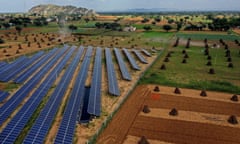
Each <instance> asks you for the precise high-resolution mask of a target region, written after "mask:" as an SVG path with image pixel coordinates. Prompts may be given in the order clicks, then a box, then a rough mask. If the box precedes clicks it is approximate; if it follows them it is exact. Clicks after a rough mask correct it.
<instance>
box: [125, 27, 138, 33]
mask: <svg viewBox="0 0 240 144" xmlns="http://www.w3.org/2000/svg"><path fill="white" fill-rule="evenodd" d="M136 29H137V28H136V27H133V26H128V27H125V28H123V31H125V32H134V31H136Z"/></svg>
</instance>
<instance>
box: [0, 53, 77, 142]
mask: <svg viewBox="0 0 240 144" xmlns="http://www.w3.org/2000/svg"><path fill="white" fill-rule="evenodd" d="M73 51H74V49H70V51H69V52H68V53H67V54H66V55H65V56H64V57H63V58H62V60H61V61H60V62H59V63H57V64H56V63H55V64H56V67H54V69H53V70H52V71H51V72H50V74H49V75H48V76H47V78H46V79H45V80H44V81H43V82H42V83H41V85H40V86H39V87H38V89H37V90H36V91H35V92H34V93H33V94H32V95H31V97H30V98H29V99H28V101H27V102H26V103H25V104H24V105H23V107H22V108H21V109H20V110H19V112H18V113H17V114H16V115H15V116H14V117H13V118H12V120H11V121H10V122H9V123H8V124H7V126H6V127H5V128H4V129H3V131H2V132H1V133H0V142H2V143H8V142H9V143H13V142H14V141H15V140H16V139H17V137H18V135H19V134H20V132H21V131H22V129H23V128H24V126H25V125H26V124H27V122H28V120H29V119H30V118H31V116H32V114H33V113H34V111H35V110H36V109H37V107H38V105H39V104H40V103H41V101H42V99H43V97H44V96H45V95H46V94H47V92H48V90H49V89H50V88H51V86H52V84H53V83H54V81H55V80H56V78H57V77H56V75H58V74H59V73H60V71H61V70H62V69H63V67H64V66H65V64H66V63H67V61H68V60H69V59H70V57H71V55H72V54H73ZM60 56H61V55H60ZM58 59H60V57H58Z"/></svg>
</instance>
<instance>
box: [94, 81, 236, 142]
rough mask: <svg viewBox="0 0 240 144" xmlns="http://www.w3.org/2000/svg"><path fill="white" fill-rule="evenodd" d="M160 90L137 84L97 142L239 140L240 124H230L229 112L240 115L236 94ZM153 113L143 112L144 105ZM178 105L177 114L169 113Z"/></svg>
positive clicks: (162, 88) (164, 88)
mask: <svg viewBox="0 0 240 144" xmlns="http://www.w3.org/2000/svg"><path fill="white" fill-rule="evenodd" d="M159 87H160V92H153V89H154V86H152V85H147V86H146V85H145V86H143V85H142V86H138V87H137V88H136V89H135V90H134V91H133V93H132V94H131V95H130V96H129V98H128V100H127V101H126V102H125V103H124V104H123V106H122V107H121V108H120V110H119V112H118V113H117V114H116V115H115V116H114V117H113V119H112V121H111V122H110V123H109V125H108V126H107V128H106V129H105V130H104V131H103V132H102V133H101V134H100V136H99V137H98V139H97V143H100V144H102V143H104V144H112V143H114V144H115V143H116V144H122V143H126V144H128V143H137V142H138V141H139V140H140V139H141V137H142V136H145V137H146V138H147V140H148V141H151V142H154V143H165V142H166V143H180V144H183V143H185V144H186V143H187V144H188V143H189V144H192V143H194V144H202V143H218V144H234V143H236V144H237V143H240V126H239V124H235V125H233V124H230V123H228V121H227V120H228V117H229V116H230V115H235V116H237V117H239V116H240V112H239V109H240V105H239V102H232V101H230V100H229V97H231V96H232V95H233V94H227V93H218V92H207V94H208V95H207V97H201V96H199V94H200V92H201V91H199V90H190V89H181V93H182V94H174V93H173V91H174V89H175V88H171V87H165V86H159ZM144 105H147V106H148V107H149V108H150V113H143V112H141V111H142V109H143V106H144ZM172 108H176V109H177V110H178V111H179V112H178V116H169V114H168V112H170V110H171V109H172Z"/></svg>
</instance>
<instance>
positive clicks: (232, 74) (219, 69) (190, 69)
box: [140, 45, 240, 93]
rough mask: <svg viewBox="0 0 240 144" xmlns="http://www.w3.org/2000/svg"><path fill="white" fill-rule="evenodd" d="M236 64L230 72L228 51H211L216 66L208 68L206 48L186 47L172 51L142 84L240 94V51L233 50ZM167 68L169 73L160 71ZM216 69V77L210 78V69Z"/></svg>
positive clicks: (148, 74)
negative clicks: (226, 55) (184, 52)
mask: <svg viewBox="0 0 240 144" xmlns="http://www.w3.org/2000/svg"><path fill="white" fill-rule="evenodd" d="M183 49H185V50H186V51H187V54H188V56H189V58H187V59H186V60H187V63H186V64H183V63H182V61H183V57H184V54H182V50H183ZM230 50H231V54H232V55H231V56H232V63H233V65H234V68H228V62H227V58H226V57H225V50H224V48H219V49H216V48H215V49H214V48H211V49H210V55H211V57H212V60H211V62H212V66H207V65H206V63H207V62H208V60H207V56H205V55H204V48H202V47H196V46H195V47H190V48H189V49H186V48H185V47H183V46H179V47H177V48H172V47H171V45H169V47H168V49H166V51H165V52H164V53H163V55H162V56H161V57H160V58H159V59H158V60H157V61H156V62H155V64H154V65H153V67H152V68H150V69H149V70H148V71H147V72H146V74H145V76H144V77H143V78H142V79H141V81H140V83H151V84H162V85H168V86H175V87H187V88H195V89H206V90H215V91H225V92H232V93H240V55H239V48H238V47H236V48H231V49H230ZM169 51H172V52H173V53H172V54H171V57H169V62H164V59H165V56H166V55H167V53H168V52H169ZM162 64H165V66H166V70H161V69H160V67H161V65H162ZM210 68H214V70H215V74H209V73H208V72H209V69H210Z"/></svg>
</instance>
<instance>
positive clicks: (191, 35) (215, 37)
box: [176, 32, 239, 41]
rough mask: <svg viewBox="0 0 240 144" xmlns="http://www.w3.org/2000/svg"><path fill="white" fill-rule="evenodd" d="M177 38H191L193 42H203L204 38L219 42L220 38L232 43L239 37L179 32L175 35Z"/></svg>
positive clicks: (222, 34)
mask: <svg viewBox="0 0 240 144" xmlns="http://www.w3.org/2000/svg"><path fill="white" fill-rule="evenodd" d="M176 36H177V37H180V38H185V39H187V38H192V39H194V40H204V39H205V38H207V39H208V40H219V39H220V38H222V39H224V40H230V41H234V40H235V39H239V36H237V35H235V34H227V33H223V32H220V33H216V32H205V33H203V32H189V33H186V32H180V33H177V35H176Z"/></svg>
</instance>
